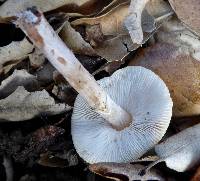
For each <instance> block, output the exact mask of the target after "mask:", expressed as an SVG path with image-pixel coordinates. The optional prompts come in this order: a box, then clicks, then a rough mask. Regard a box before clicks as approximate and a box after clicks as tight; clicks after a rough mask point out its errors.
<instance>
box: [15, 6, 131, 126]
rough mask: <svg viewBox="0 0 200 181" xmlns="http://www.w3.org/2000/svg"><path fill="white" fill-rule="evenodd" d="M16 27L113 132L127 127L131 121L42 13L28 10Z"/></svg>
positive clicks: (19, 18)
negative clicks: (104, 120) (107, 123)
mask: <svg viewBox="0 0 200 181" xmlns="http://www.w3.org/2000/svg"><path fill="white" fill-rule="evenodd" d="M16 24H17V25H18V26H19V27H20V28H21V29H22V30H23V31H24V32H25V34H26V35H27V36H28V37H29V38H30V39H31V41H32V42H33V43H34V45H35V46H36V47H38V48H39V49H40V50H42V52H43V53H44V55H45V56H46V57H47V59H48V60H49V61H50V62H51V63H52V65H53V66H54V67H55V68H56V69H57V70H58V71H59V72H60V73H61V74H62V75H63V77H64V78H65V79H66V80H67V81H68V82H69V83H70V84H71V86H72V87H73V88H74V89H75V90H76V91H77V92H78V93H79V94H80V95H81V96H82V97H83V98H84V99H85V100H86V101H87V102H88V104H89V105H90V106H91V107H92V108H93V109H95V111H96V112H97V113H99V114H100V115H101V116H102V117H103V118H104V119H106V120H107V121H108V122H109V123H110V124H111V125H112V127H113V128H114V129H116V130H122V129H124V128H125V127H128V126H129V125H130V124H131V122H132V118H131V116H130V114H129V113H127V112H126V111H125V110H124V109H122V108H121V107H120V106H119V105H117V104H116V103H115V102H114V101H113V100H112V99H111V98H110V96H109V95H108V94H107V93H106V92H105V91H104V90H103V89H102V88H101V87H100V86H99V84H98V83H97V82H96V80H95V79H94V77H93V76H92V75H91V74H90V73H89V72H88V71H87V70H86V69H85V68H84V67H83V66H82V65H81V63H80V62H79V61H78V60H77V58H76V57H75V55H74V54H73V53H72V51H71V50H70V49H69V48H68V47H67V46H66V45H65V44H64V42H63V41H62V40H61V39H60V38H59V36H58V35H57V34H56V32H55V31H54V30H53V28H52V27H51V26H50V25H49V23H48V22H47V20H46V19H45V17H44V16H43V14H42V13H40V12H38V11H37V10H35V9H33V10H27V11H24V12H23V13H21V14H20V15H19V16H18V20H17V21H16Z"/></svg>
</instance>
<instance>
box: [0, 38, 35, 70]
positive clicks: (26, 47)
mask: <svg viewBox="0 0 200 181" xmlns="http://www.w3.org/2000/svg"><path fill="white" fill-rule="evenodd" d="M32 50H33V45H32V44H31V43H30V42H29V41H28V40H27V39H26V38H24V39H23V40H22V41H13V42H12V43H10V44H9V45H6V46H3V47H0V73H1V72H4V73H6V72H5V69H6V67H7V66H9V67H10V68H12V67H13V66H14V65H16V64H17V63H18V62H19V61H20V60H23V59H25V58H27V57H28V54H29V53H30V52H31V51H32Z"/></svg>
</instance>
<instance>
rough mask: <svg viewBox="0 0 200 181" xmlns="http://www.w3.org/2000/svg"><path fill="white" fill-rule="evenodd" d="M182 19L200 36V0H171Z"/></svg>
mask: <svg viewBox="0 0 200 181" xmlns="http://www.w3.org/2000/svg"><path fill="white" fill-rule="evenodd" d="M169 2H170V4H171V6H172V8H173V9H174V11H175V13H176V14H177V15H178V17H179V18H180V20H181V21H182V22H183V23H185V24H186V25H187V26H188V27H189V28H191V30H193V31H194V32H195V33H197V34H198V35H199V36H200V3H199V0H190V1H188V0H169Z"/></svg>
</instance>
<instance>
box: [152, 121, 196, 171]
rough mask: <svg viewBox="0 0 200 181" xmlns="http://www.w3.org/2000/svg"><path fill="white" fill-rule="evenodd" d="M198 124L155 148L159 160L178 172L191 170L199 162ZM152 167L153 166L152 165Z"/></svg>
mask: <svg viewBox="0 0 200 181" xmlns="http://www.w3.org/2000/svg"><path fill="white" fill-rule="evenodd" d="M199 140H200V124H197V125H195V126H193V127H190V128H187V129H185V130H183V131H181V132H180V133H178V134H176V135H174V136H172V137H170V138H168V139H167V140H165V141H164V142H162V143H160V144H158V145H156V146H155V151H156V154H157V155H158V156H159V157H160V160H158V161H156V163H158V162H161V161H165V163H166V165H167V167H169V168H171V169H173V170H176V171H178V172H184V171H186V170H189V169H191V168H193V167H194V166H195V165H196V164H198V163H199V162H200V146H199ZM152 165H155V163H153V164H152Z"/></svg>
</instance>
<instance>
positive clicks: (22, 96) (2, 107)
mask: <svg viewBox="0 0 200 181" xmlns="http://www.w3.org/2000/svg"><path fill="white" fill-rule="evenodd" d="M70 109H71V108H70V107H69V106H67V105H65V104H56V103H55V101H54V99H53V98H52V97H50V96H49V94H48V93H47V92H46V91H45V90H43V91H36V92H32V93H30V92H28V91H26V90H25V89H24V87H18V88H17V89H16V90H15V91H14V92H13V93H12V94H11V95H9V96H8V97H6V98H5V99H1V100H0V120H3V121H5V120H7V121H23V120H28V119H32V118H34V117H35V116H38V115H40V114H42V113H45V114H47V115H54V114H59V113H62V112H65V111H68V110H70Z"/></svg>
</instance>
